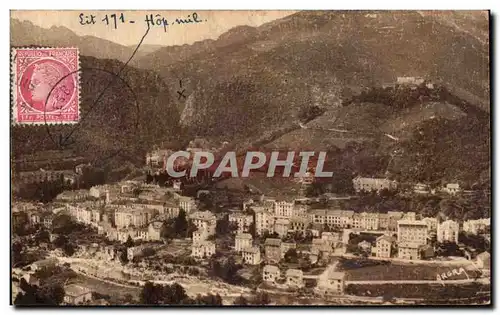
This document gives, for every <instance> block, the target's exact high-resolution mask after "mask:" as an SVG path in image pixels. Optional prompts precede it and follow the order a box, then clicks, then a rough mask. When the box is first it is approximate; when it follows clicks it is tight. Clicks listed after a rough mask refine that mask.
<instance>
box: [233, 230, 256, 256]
mask: <svg viewBox="0 0 500 315" xmlns="http://www.w3.org/2000/svg"><path fill="white" fill-rule="evenodd" d="M252 241H253V238H252V235H250V234H248V233H239V234H236V237H235V238H234V249H235V250H236V251H237V252H241V251H242V250H243V249H245V248H248V247H252Z"/></svg>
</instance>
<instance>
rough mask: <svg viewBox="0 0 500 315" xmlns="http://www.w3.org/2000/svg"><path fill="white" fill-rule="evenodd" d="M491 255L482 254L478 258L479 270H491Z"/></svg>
mask: <svg viewBox="0 0 500 315" xmlns="http://www.w3.org/2000/svg"><path fill="white" fill-rule="evenodd" d="M490 264H491V255H490V253H488V252H482V253H481V254H479V255H477V257H476V266H477V267H478V268H479V269H487V270H489V269H490Z"/></svg>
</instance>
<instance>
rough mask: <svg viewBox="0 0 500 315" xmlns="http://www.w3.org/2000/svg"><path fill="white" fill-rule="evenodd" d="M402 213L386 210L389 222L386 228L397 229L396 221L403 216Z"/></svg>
mask: <svg viewBox="0 0 500 315" xmlns="http://www.w3.org/2000/svg"><path fill="white" fill-rule="evenodd" d="M403 215H404V213H403V212H401V211H388V212H387V216H388V220H389V224H388V227H387V229H388V230H389V231H397V230H398V221H399V220H401V219H402V218H403Z"/></svg>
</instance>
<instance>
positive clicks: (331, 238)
mask: <svg viewBox="0 0 500 315" xmlns="http://www.w3.org/2000/svg"><path fill="white" fill-rule="evenodd" d="M321 239H322V240H324V241H325V242H326V243H328V244H330V246H331V245H333V244H335V243H336V242H340V233H338V232H323V233H321Z"/></svg>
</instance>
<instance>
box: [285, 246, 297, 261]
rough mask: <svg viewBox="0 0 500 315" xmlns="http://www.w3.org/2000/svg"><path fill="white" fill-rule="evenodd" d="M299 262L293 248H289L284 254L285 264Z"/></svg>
mask: <svg viewBox="0 0 500 315" xmlns="http://www.w3.org/2000/svg"><path fill="white" fill-rule="evenodd" d="M298 260H299V255H298V254H297V250H295V248H290V249H289V250H288V251H287V252H286V253H285V262H287V263H297V262H298Z"/></svg>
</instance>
